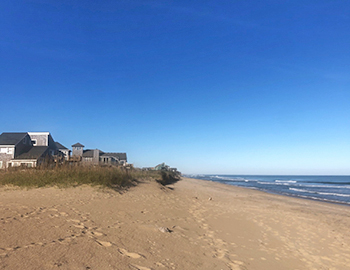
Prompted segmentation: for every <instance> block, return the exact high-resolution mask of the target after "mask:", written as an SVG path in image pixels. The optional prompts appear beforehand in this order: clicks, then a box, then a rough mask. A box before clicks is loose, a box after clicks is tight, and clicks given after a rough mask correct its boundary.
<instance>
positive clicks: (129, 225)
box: [0, 178, 350, 270]
mask: <svg viewBox="0 0 350 270" xmlns="http://www.w3.org/2000/svg"><path fill="white" fill-rule="evenodd" d="M171 187H172V188H171V189H170V188H164V187H161V186H160V185H158V184H157V183H155V182H148V181H146V182H143V183H141V184H139V185H138V186H137V187H134V188H131V189H130V190H128V191H127V192H124V193H123V194H119V193H117V192H114V191H110V190H99V189H97V188H92V187H76V188H68V189H58V188H40V189H31V190H22V189H13V188H11V189H9V188H1V189H0V218H1V220H0V224H1V227H0V228H1V234H0V235H1V238H0V269H16V270H17V269H140V270H148V269H181V270H182V269H183V270H190V269H209V270H213V269H261V270H274V269H275V270H286V269H293V270H295V269H300V270H305V269H317V270H320V269H337V270H341V269H344V270H345V269H350V232H349V228H350V207H348V206H341V205H335V204H329V203H320V202H315V201H309V200H302V199H295V198H289V197H283V196H277V195H270V194H265V193H263V192H259V191H254V190H247V189H242V188H237V187H232V186H226V185H221V184H218V183H212V182H205V181H201V180H194V179H187V178H184V179H183V180H182V181H179V182H178V183H176V184H174V185H173V186H171Z"/></svg>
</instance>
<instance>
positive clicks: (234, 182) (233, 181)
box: [189, 175, 350, 206]
mask: <svg viewBox="0 0 350 270" xmlns="http://www.w3.org/2000/svg"><path fill="white" fill-rule="evenodd" d="M338 176H340V177H347V178H349V181H350V176H347V175H346V176H344V175H338ZM338 176H327V175H320V176H316V177H338ZM201 177H202V178H196V177H195V176H193V177H189V178H191V179H198V180H202V181H210V182H214V183H220V184H224V185H229V186H235V187H242V188H246V189H250V190H258V191H262V192H265V193H268V194H274V195H282V196H287V197H292V198H300V199H306V200H312V201H319V202H327V203H333V204H339V205H347V206H350V201H349V200H345V199H344V200H343V199H341V198H347V197H350V194H349V192H348V188H346V187H345V186H344V187H343V188H342V189H341V188H340V187H339V185H335V186H334V187H332V186H329V185H330V184H332V183H333V182H327V183H326V184H327V185H328V186H327V185H326V186H324V187H323V188H330V189H334V188H337V189H338V190H342V191H343V192H335V191H328V190H326V189H324V190H312V189H310V187H316V186H317V187H319V188H320V187H322V184H325V182H322V181H320V180H321V179H317V180H316V181H314V180H313V179H308V180H307V181H306V182H304V181H300V179H298V178H296V177H312V176H311V175H306V176H303V175H300V176H298V175H283V176H281V175H246V177H248V178H242V177H244V176H243V175H222V176H221V177H218V176H217V175H216V176H213V175H202V176H201ZM260 177H263V178H264V177H270V178H278V177H288V179H292V180H286V179H285V180H275V181H271V179H270V180H267V181H266V180H263V178H262V179H259V178H260ZM212 178H214V179H212ZM216 178H218V179H219V180H215V179H216ZM243 180H244V181H243ZM309 181H312V182H309ZM319 181H320V182H319ZM243 182H247V183H254V182H258V183H259V185H254V184H253V185H252V184H248V185H242V184H241V183H243ZM275 182H282V183H285V184H279V183H277V184H276V183H275ZM305 183H312V184H311V185H304V184H305ZM334 184H341V183H334ZM344 184H348V183H347V182H344ZM266 185H267V186H266ZM315 185H316V186H315ZM270 186H271V187H272V188H268V187H270ZM280 186H281V187H283V186H287V187H289V189H283V188H282V189H281V188H277V187H280ZM339 188H340V189H339ZM289 190H298V191H301V193H294V192H290V191H289ZM328 192H331V193H328ZM344 192H345V193H344ZM304 194H310V195H304ZM311 194H317V195H320V194H321V196H317V195H311ZM329 195H333V196H334V197H335V198H327V196H329ZM336 197H339V199H337V198H336Z"/></svg>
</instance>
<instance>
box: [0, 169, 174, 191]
mask: <svg viewBox="0 0 350 270" xmlns="http://www.w3.org/2000/svg"><path fill="white" fill-rule="evenodd" d="M172 174H173V173H171V172H169V173H166V174H164V173H162V172H161V171H141V170H136V169H126V168H122V167H107V166H61V167H55V168H33V169H16V170H8V171H6V172H0V186H5V185H10V186H18V187H24V188H35V187H47V186H57V187H59V188H64V187H75V186H80V185H91V186H102V187H108V188H113V189H121V188H125V187H130V186H133V185H136V184H137V183H138V181H139V180H140V179H151V180H155V181H157V182H159V183H161V184H167V183H170V181H169V179H172V178H171V175H172Z"/></svg>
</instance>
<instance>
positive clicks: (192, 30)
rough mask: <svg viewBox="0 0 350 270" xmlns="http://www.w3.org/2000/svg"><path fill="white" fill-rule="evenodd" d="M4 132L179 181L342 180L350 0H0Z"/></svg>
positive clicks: (349, 160) (348, 125)
mask: <svg viewBox="0 0 350 270" xmlns="http://www.w3.org/2000/svg"><path fill="white" fill-rule="evenodd" d="M0 30H1V35H0V69H1V72H0V93H1V94H0V100H1V111H2V113H1V114H0V121H1V130H0V131H1V132H5V131H6V132H9V131H12V132H14V131H50V132H51V133H52V135H53V137H54V139H55V140H57V141H59V142H61V143H62V144H64V145H66V146H70V145H72V144H74V143H76V142H80V143H83V144H84V145H85V146H86V147H87V148H99V149H101V150H104V151H115V152H127V154H128V161H129V162H130V163H134V165H135V166H138V167H143V166H154V165H156V164H158V163H161V162H166V163H168V164H169V165H171V166H174V167H177V168H178V169H179V170H180V171H182V172H183V173H218V174H219V173H222V174H350V106H349V105H350V88H349V86H350V52H349V48H350V35H349V33H350V2H348V1H337V0H333V1H323V0H317V1H314V0H309V1H299V0H294V1H277V0H276V1H272V0H267V1H257V0H255V1H239V0H237V1H232V0H230V1H229V0H227V1H226V0H223V1H204V0H202V1H167V0H164V1H162V0H158V1H147V0H142V1H141V0H140V1H137V0H135V1H133V0H125V1H123V0H120V1H78V0H77V1H65V0H62V1H47V0H32V1H17V0H11V1H9V0H3V1H1V2H0Z"/></svg>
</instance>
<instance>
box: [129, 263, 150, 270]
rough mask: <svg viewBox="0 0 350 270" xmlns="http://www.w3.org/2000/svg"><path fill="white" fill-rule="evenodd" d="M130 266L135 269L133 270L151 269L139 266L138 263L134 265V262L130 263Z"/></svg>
mask: <svg viewBox="0 0 350 270" xmlns="http://www.w3.org/2000/svg"><path fill="white" fill-rule="evenodd" d="M130 266H131V267H132V269H135V270H152V269H151V268H148V267H144V266H139V265H135V264H134V265H133V264H130Z"/></svg>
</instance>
